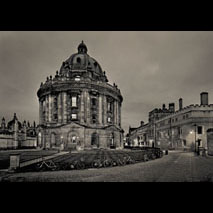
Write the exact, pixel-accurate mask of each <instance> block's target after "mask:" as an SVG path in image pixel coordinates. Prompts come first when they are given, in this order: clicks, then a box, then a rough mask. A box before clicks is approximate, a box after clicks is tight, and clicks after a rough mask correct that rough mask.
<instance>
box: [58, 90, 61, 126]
mask: <svg viewBox="0 0 213 213" xmlns="http://www.w3.org/2000/svg"><path fill="white" fill-rule="evenodd" d="M57 104H58V123H61V122H62V112H61V111H62V104H61V93H59V94H58V100H57Z"/></svg>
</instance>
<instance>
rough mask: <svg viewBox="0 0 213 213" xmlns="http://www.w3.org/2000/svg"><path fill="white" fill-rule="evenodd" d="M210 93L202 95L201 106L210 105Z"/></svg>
mask: <svg viewBox="0 0 213 213" xmlns="http://www.w3.org/2000/svg"><path fill="white" fill-rule="evenodd" d="M208 104H209V103H208V92H202V93H200V105H208Z"/></svg>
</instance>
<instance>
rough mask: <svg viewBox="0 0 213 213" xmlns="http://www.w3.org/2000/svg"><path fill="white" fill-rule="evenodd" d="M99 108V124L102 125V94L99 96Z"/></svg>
mask: <svg viewBox="0 0 213 213" xmlns="http://www.w3.org/2000/svg"><path fill="white" fill-rule="evenodd" d="M98 108H99V113H98V121H99V124H102V95H101V94H99V97H98Z"/></svg>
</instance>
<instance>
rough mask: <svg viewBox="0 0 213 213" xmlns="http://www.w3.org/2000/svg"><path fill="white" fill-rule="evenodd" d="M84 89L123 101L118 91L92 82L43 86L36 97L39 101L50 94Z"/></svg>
mask: <svg viewBox="0 0 213 213" xmlns="http://www.w3.org/2000/svg"><path fill="white" fill-rule="evenodd" d="M84 89H88V90H89V91H90V90H93V89H94V90H96V91H98V93H100V94H104V95H109V96H112V97H113V98H114V99H119V101H120V102H122V101H123V97H122V95H121V93H120V90H119V89H117V88H115V87H113V86H112V85H110V84H108V83H103V82H93V81H90V82H88V81H82V80H81V81H80V82H76V81H64V82H55V83H49V84H44V85H43V86H42V87H40V89H39V90H38V92H37V96H38V97H39V99H41V98H42V97H43V96H45V95H48V94H52V93H59V92H64V91H72V90H76V91H77V90H79V91H80V92H81V91H82V90H84Z"/></svg>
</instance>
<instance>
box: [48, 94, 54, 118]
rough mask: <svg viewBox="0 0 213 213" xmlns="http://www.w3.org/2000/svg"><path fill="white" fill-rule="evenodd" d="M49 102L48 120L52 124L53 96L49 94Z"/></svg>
mask: <svg viewBox="0 0 213 213" xmlns="http://www.w3.org/2000/svg"><path fill="white" fill-rule="evenodd" d="M48 102H49V108H48V111H49V115H48V119H49V122H51V121H52V105H53V101H52V95H51V94H49V96H48Z"/></svg>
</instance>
